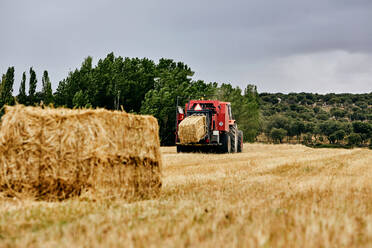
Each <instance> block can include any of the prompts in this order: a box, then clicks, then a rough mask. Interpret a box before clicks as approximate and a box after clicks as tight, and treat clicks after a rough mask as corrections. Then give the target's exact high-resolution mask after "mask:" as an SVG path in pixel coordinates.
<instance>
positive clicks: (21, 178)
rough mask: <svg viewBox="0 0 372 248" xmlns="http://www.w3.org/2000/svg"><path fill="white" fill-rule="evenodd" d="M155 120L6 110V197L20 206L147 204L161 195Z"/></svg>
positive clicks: (0, 165) (0, 164)
mask: <svg viewBox="0 0 372 248" xmlns="http://www.w3.org/2000/svg"><path fill="white" fill-rule="evenodd" d="M160 170H161V155H160V144H159V136H158V124H157V120H156V119H155V118H154V117H151V116H139V115H133V114H127V113H125V112H119V111H107V110H103V109H97V110H69V109H63V108H60V109H53V108H44V109H42V108H37V107H24V106H22V105H17V106H14V107H6V109H5V115H4V116H3V117H2V123H1V129H0V191H1V192H3V194H5V195H8V196H16V197H19V198H25V197H33V198H36V199H43V200H62V199H66V198H69V197H73V196H78V195H82V194H83V195H86V196H89V197H93V198H102V197H104V198H107V197H108V198H124V199H128V200H131V199H137V198H148V197H151V196H153V195H156V194H157V193H158V192H159V191H160V186H161V178H160Z"/></svg>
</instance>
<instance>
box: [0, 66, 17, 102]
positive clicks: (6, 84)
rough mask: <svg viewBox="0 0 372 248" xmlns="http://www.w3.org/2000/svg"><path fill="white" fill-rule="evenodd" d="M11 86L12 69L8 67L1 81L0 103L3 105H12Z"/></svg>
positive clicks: (12, 82) (12, 80)
mask: <svg viewBox="0 0 372 248" xmlns="http://www.w3.org/2000/svg"><path fill="white" fill-rule="evenodd" d="M13 85H14V67H9V68H8V70H7V72H6V74H5V77H4V76H3V80H2V81H1V89H0V90H1V91H0V103H1V106H3V105H5V104H6V105H13V104H14V97H13Z"/></svg>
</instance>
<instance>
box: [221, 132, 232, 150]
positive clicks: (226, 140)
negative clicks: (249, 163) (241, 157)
mask: <svg viewBox="0 0 372 248" xmlns="http://www.w3.org/2000/svg"><path fill="white" fill-rule="evenodd" d="M221 143H222V146H221V147H220V148H221V149H220V152H221V153H231V137H230V134H229V133H224V134H222V135H221Z"/></svg>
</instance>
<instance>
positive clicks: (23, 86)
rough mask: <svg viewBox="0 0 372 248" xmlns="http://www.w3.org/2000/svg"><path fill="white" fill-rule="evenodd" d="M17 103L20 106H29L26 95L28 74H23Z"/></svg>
mask: <svg viewBox="0 0 372 248" xmlns="http://www.w3.org/2000/svg"><path fill="white" fill-rule="evenodd" d="M17 101H18V103H20V104H27V95H26V72H23V74H22V81H21V85H20V87H19V93H18V96H17Z"/></svg>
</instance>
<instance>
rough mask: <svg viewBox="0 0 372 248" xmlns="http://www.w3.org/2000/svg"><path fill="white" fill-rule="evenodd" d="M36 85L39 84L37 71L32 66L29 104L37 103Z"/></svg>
mask: <svg viewBox="0 0 372 248" xmlns="http://www.w3.org/2000/svg"><path fill="white" fill-rule="evenodd" d="M36 86H37V78H36V72H35V71H34V69H33V68H32V67H31V68H30V81H29V88H28V104H29V105H35V103H37V99H36Z"/></svg>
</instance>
